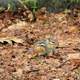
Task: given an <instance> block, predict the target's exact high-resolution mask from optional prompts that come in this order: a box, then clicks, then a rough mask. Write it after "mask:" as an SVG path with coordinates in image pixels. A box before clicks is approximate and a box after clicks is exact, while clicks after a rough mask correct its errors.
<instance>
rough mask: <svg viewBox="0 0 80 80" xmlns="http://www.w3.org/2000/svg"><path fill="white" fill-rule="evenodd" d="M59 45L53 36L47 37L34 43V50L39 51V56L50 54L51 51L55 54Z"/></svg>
mask: <svg viewBox="0 0 80 80" xmlns="http://www.w3.org/2000/svg"><path fill="white" fill-rule="evenodd" d="M57 47H58V42H57V41H55V40H54V39H52V38H45V39H42V40H39V41H37V42H36V43H35V44H34V50H35V51H36V52H37V53H38V54H37V55H38V56H48V54H49V53H51V54H53V53H55V52H56V48H57Z"/></svg>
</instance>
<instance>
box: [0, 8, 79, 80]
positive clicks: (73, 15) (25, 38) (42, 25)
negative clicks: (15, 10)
mask: <svg viewBox="0 0 80 80" xmlns="http://www.w3.org/2000/svg"><path fill="white" fill-rule="evenodd" d="M27 13H29V12H27ZM27 13H26V12H22V13H20V14H16V15H15V16H13V14H11V13H8V12H4V13H1V14H0V80H80V10H76V9H75V10H74V11H73V12H68V13H65V12H59V13H48V12H46V11H45V12H44V11H40V10H39V11H38V12H37V13H36V21H34V22H32V21H31V20H32V18H33V16H32V15H31V14H30V15H29V14H27ZM22 15H24V16H22ZM27 16H28V18H29V20H30V21H29V20H28V18H27ZM27 20H28V21H27ZM48 36H49V37H50V36H51V37H52V38H53V39H54V41H53V42H55V43H56V44H58V45H57V47H55V46H56V44H55V45H54V47H55V48H54V47H53V48H54V53H51V52H50V53H49V54H48V55H46V56H40V54H41V53H44V52H45V51H44V49H41V48H40V47H39V48H37V46H36V45H37V44H38V43H37V44H35V43H36V42H37V41H41V40H44V39H47V38H46V37H48ZM38 49H39V50H38ZM40 49H41V50H42V51H43V52H42V51H40ZM38 51H39V52H38ZM35 56H36V57H35Z"/></svg>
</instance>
